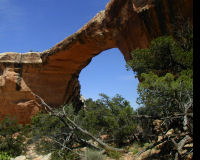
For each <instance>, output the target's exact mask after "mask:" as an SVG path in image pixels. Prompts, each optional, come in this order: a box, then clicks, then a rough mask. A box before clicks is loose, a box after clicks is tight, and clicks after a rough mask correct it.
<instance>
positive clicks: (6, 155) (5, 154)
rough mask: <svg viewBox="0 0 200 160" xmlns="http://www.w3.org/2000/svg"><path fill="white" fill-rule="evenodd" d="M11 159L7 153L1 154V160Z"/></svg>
mask: <svg viewBox="0 0 200 160" xmlns="http://www.w3.org/2000/svg"><path fill="white" fill-rule="evenodd" d="M10 158H11V157H10V156H9V155H8V153H7V152H0V160H10Z"/></svg>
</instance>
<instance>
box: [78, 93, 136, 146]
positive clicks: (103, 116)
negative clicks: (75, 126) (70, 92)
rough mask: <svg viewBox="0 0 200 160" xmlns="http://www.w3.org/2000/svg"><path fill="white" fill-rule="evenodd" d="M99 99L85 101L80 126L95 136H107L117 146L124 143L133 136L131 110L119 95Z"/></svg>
mask: <svg viewBox="0 0 200 160" xmlns="http://www.w3.org/2000/svg"><path fill="white" fill-rule="evenodd" d="M100 96H101V99H98V100H96V101H92V100H91V99H88V100H87V101H86V106H87V109H86V110H85V111H82V112H84V114H83V113H82V114H83V116H82V117H80V121H81V122H82V126H83V127H84V128H85V129H87V130H88V131H89V132H91V133H93V134H95V135H96V136H99V135H103V134H107V135H109V138H110V139H114V140H115V143H116V144H117V145H119V146H120V145H122V144H123V143H126V141H127V140H129V139H130V137H131V136H132V135H133V133H134V131H135V128H136V122H135V121H134V120H133V118H132V116H133V114H134V111H133V108H132V107H131V106H130V104H129V102H128V101H126V100H125V99H124V98H123V97H121V96H120V95H116V96H115V97H113V98H109V97H108V96H107V95H105V94H100Z"/></svg>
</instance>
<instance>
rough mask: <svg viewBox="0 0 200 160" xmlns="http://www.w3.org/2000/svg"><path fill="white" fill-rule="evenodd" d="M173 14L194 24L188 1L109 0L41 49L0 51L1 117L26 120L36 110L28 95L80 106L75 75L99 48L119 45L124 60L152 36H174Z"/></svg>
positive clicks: (56, 103)
mask: <svg viewBox="0 0 200 160" xmlns="http://www.w3.org/2000/svg"><path fill="white" fill-rule="evenodd" d="M177 14H181V15H182V16H183V17H185V18H190V19H191V23H192V22H193V0H176V1H174V0H111V1H110V2H109V3H108V4H107V6H106V9H105V10H104V11H101V12H99V13H98V14H97V15H96V16H95V17H94V18H93V19H91V20H90V21H89V22H88V23H87V24H86V25H85V26H83V27H82V28H81V29H80V30H79V31H77V32H76V33H74V34H73V35H71V36H70V37H68V38H66V39H64V40H63V41H61V42H60V43H58V44H56V45H55V46H54V47H53V48H51V49H49V50H46V51H44V52H42V53H39V52H28V53H24V54H21V53H2V54H0V120H1V119H2V118H4V117H5V116H6V115H11V116H16V117H17V118H18V120H19V123H28V122H29V120H30V117H31V116H32V115H34V114H36V113H37V112H38V111H39V110H40V109H41V107H42V106H41V104H40V101H38V99H36V97H35V96H34V94H33V93H35V94H37V95H39V96H40V97H42V98H43V99H44V100H45V102H46V103H48V104H49V105H51V106H53V107H58V106H60V105H62V104H64V103H71V102H72V103H74V104H75V106H76V109H77V110H79V109H80V107H81V106H82V105H83V103H82V102H81V101H80V84H79V81H78V78H79V73H80V72H81V70H82V69H83V68H84V67H86V66H87V65H88V64H89V63H90V61H91V59H92V58H93V57H94V56H96V55H98V54H100V53H101V52H102V51H104V50H107V49H110V48H119V49H120V51H121V52H122V54H123V55H124V58H125V60H129V59H130V58H131V56H130V52H131V51H133V50H134V49H135V48H138V47H139V48H145V47H147V46H148V45H149V42H150V41H151V39H153V38H155V37H158V36H161V35H164V34H170V35H172V34H173V28H172V25H171V24H172V23H173V21H174V18H175V16H176V15H177Z"/></svg>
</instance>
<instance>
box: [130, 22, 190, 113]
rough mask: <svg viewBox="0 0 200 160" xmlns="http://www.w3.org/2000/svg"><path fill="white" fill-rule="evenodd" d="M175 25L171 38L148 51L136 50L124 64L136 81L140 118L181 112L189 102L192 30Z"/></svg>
mask: <svg viewBox="0 0 200 160" xmlns="http://www.w3.org/2000/svg"><path fill="white" fill-rule="evenodd" d="M179 22H180V21H177V26H179V28H178V29H177V30H176V32H175V37H171V36H163V37H158V38H156V39H154V40H152V42H151V45H150V47H149V48H146V49H136V50H135V51H134V52H132V58H133V59H132V60H130V61H129V62H128V63H127V68H128V69H133V71H134V72H135V73H136V76H137V77H138V78H139V80H140V83H139V85H138V94H139V98H138V99H137V103H138V104H140V105H141V106H143V107H141V108H139V109H138V113H140V114H149V115H153V116H155V115H161V116H166V115H169V114H171V113H174V112H181V113H182V112H184V104H186V103H188V102H189V101H190V99H192V98H193V28H192V27H191V25H190V24H189V23H188V22H181V23H179Z"/></svg>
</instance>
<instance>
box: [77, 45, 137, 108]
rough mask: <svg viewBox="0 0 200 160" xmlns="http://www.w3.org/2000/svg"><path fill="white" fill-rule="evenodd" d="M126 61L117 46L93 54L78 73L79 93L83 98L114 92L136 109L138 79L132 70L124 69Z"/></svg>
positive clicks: (112, 93)
mask: <svg viewBox="0 0 200 160" xmlns="http://www.w3.org/2000/svg"><path fill="white" fill-rule="evenodd" d="M125 65H126V61H125V59H124V57H123V54H122V53H121V52H120V51H119V49H117V48H113V49H109V50H106V51H104V52H102V53H100V54H99V55H97V56H95V57H94V58H93V59H92V61H91V62H90V64H88V65H87V66H86V67H85V68H84V69H83V70H82V71H81V73H80V75H79V81H80V85H81V95H82V96H83V97H84V98H85V99H88V98H92V99H93V100H97V99H99V98H100V97H99V94H100V93H104V94H106V95H108V96H109V97H113V96H115V95H116V94H119V95H121V96H122V97H124V98H125V99H126V100H128V101H129V102H130V104H131V106H132V107H133V108H134V109H136V108H138V105H137V104H136V99H137V97H138V94H137V85H138V79H136V78H135V77H134V73H133V71H127V70H126V67H125Z"/></svg>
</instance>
